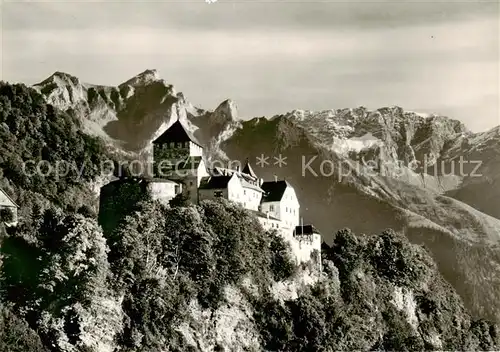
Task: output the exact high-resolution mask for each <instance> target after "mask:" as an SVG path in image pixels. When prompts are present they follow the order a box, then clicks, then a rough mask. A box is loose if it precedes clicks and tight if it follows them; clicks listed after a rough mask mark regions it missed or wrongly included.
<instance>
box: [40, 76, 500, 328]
mask: <svg viewBox="0 0 500 352" xmlns="http://www.w3.org/2000/svg"><path fill="white" fill-rule="evenodd" d="M56 76H60V74H56ZM68 81H69V82H71V83H68ZM76 82H77V83H78V81H77V80H76ZM56 83H57V88H53V91H47V89H45V91H42V86H43V87H45V86H47V82H46V83H43V82H42V84H40V85H38V86H37V87H38V89H40V90H41V91H42V93H43V94H44V95H45V96H46V99H47V100H48V101H49V102H53V103H54V104H56V106H60V107H62V108H63V109H65V108H66V109H67V108H68V106H70V107H73V106H75V101H79V102H81V104H83V106H85V109H81V110H79V114H80V115H79V116H80V117H81V119H82V121H83V124H84V125H86V124H88V125H92V124H93V122H92V121H93V119H94V120H95V119H96V118H95V116H101V115H99V113H100V111H106V113H107V114H108V115H106V116H114V117H115V119H114V120H109V121H108V119H107V118H102V119H101V120H99V118H97V120H99V121H101V122H99V124H100V125H99V126H101V130H100V132H99V133H101V134H102V133H104V134H106V135H107V136H109V137H110V138H114V139H115V140H118V141H120V143H121V144H122V145H124V146H125V147H126V148H128V149H129V150H135V151H143V150H145V151H147V145H148V142H149V141H151V140H152V139H153V138H154V137H155V136H157V135H159V134H160V133H161V132H163V131H164V130H165V129H166V128H167V127H168V126H169V125H170V124H171V123H173V122H174V121H175V119H177V118H178V117H179V118H180V119H181V120H183V122H184V123H185V124H186V125H187V126H188V127H189V128H190V129H191V130H192V132H193V133H194V134H195V136H196V137H197V138H198V139H199V140H200V141H201V142H202V143H203V144H204V145H205V146H206V154H207V157H208V158H209V160H212V161H219V162H220V161H228V160H235V159H236V160H241V161H243V160H245V159H247V158H248V159H249V160H250V161H251V162H254V163H255V162H256V161H257V160H258V159H257V158H260V157H262V156H264V157H268V159H266V160H267V162H268V164H267V165H265V167H259V166H256V167H255V171H256V172H257V173H258V174H259V176H260V177H263V178H266V179H272V178H273V176H274V175H277V176H278V177H279V178H286V179H288V180H289V181H290V182H291V183H292V184H293V185H294V187H295V189H296V192H297V195H298V197H299V199H300V200H301V213H302V215H303V217H304V219H305V221H306V222H312V223H314V224H315V226H316V227H317V228H318V229H320V231H321V232H322V233H323V237H324V239H325V240H326V241H327V242H331V240H332V238H333V233H335V232H336V231H337V230H338V229H339V228H343V227H349V228H351V229H353V230H354V231H355V232H358V233H367V234H370V233H375V232H380V231H382V230H384V229H386V228H393V229H395V230H396V231H400V232H402V233H405V234H406V236H407V237H408V238H409V239H410V240H411V241H413V242H415V243H422V244H425V245H426V247H427V248H428V249H429V250H430V252H431V253H432V254H433V256H434V258H435V260H436V261H437V262H438V265H439V269H440V271H441V272H442V273H443V275H444V277H445V278H446V279H447V280H448V281H449V282H451V283H453V284H454V287H455V289H456V290H457V291H458V292H459V293H460V294H461V295H462V297H464V299H465V303H466V305H467V306H468V307H469V308H470V309H471V310H472V311H473V313H474V314H477V315H479V316H487V317H490V318H494V319H498V320H500V290H498V287H500V286H499V278H500V258H499V255H498V253H499V252H498V251H499V249H498V244H499V242H500V221H499V220H498V218H499V213H498V209H500V207H498V206H497V204H498V201H497V200H496V199H498V198H495V195H497V194H498V189H500V188H499V187H497V188H494V186H495V185H498V182H499V178H498V176H497V175H499V173H498V171H500V157H499V152H500V142H499V141H500V138H499V130H500V129H499V128H496V129H492V130H491V131H488V132H484V133H477V134H474V133H471V132H470V131H468V130H467V128H466V127H465V126H464V125H463V124H462V123H460V122H459V121H456V120H453V119H450V118H447V117H444V116H439V115H422V114H418V113H415V112H410V111H405V110H404V109H402V108H400V107H384V108H380V109H377V110H373V111H370V110H368V109H366V108H364V107H359V108H355V109H338V110H326V111H319V112H313V111H304V110H293V111H291V112H289V113H286V114H283V115H277V116H274V117H271V118H254V119H251V120H248V121H243V120H241V119H240V118H239V117H238V115H237V108H236V104H235V103H234V102H232V101H230V100H227V101H225V102H223V103H221V104H220V106H219V107H218V108H217V109H215V110H214V111H206V110H202V109H198V108H195V107H193V106H192V105H191V104H190V103H188V102H187V100H186V99H185V98H184V96H183V95H182V94H181V93H177V92H175V90H174V89H173V87H172V86H170V85H167V84H166V83H165V82H164V81H162V80H161V79H160V78H159V77H158V75H157V73H156V72H155V71H150V70H148V71H145V72H143V73H141V74H139V75H138V76H136V77H134V78H132V79H131V80H128V81H127V82H125V83H123V84H122V85H120V86H119V87H116V88H106V87H100V88H94V89H96V91H98V92H100V93H99V94H98V97H97V98H94V100H95V101H98V102H99V103H91V102H90V100H91V99H89V97H88V95H89V94H88V92H89V90H91V88H92V87H91V85H85V84H81V83H78V84H76V83H75V79H70V78H66V79H65V80H64V82H63V83H61V82H59V81H57V82H56ZM73 86H75V87H77V86H79V87H82V88H81V89H82V91H84V92H87V98H85V94H83V93H82V94H76V95H75V97H73V98H70V97H71V95H70V94H69V91H70V90H72V91H75V90H76V91H78V90H77V89H74V88H71V89H69V87H73ZM53 92H57V94H56V93H53ZM112 92H115V93H113V94H112ZM112 95H113V96H115V98H114V100H113V99H112ZM117 96H118V98H116V97H117ZM58 97H59V98H58ZM68 97H69V98H68ZM108 97H109V98H108ZM78 99H80V100H78ZM94 100H92V102H94ZM79 104H80V103H79ZM98 112H99V113H98ZM89 120H90V122H89ZM87 130H89V131H91V130H92V128H87ZM280 157H281V159H282V160H285V161H286V165H283V164H282V165H278V163H277V160H278V159H276V158H280ZM283 158H286V159H283ZM461 160H462V161H461ZM479 163H480V164H481V165H480V167H479V169H477V170H476V169H475V167H476V165H478V164H479ZM476 174H481V175H482V176H481V177H476V176H475V175H476ZM485 256H487V258H488V260H484V258H485ZM475 295H477V297H476V296H475Z"/></svg>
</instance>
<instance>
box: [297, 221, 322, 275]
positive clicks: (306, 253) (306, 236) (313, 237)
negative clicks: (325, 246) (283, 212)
mask: <svg viewBox="0 0 500 352" xmlns="http://www.w3.org/2000/svg"><path fill="white" fill-rule="evenodd" d="M293 237H294V239H295V241H296V243H298V249H297V253H298V254H297V257H298V258H299V260H300V261H303V262H306V261H308V260H310V259H311V255H312V253H313V252H314V251H315V250H316V251H318V255H320V254H321V243H322V240H321V234H320V233H319V231H318V230H317V229H316V228H315V227H314V226H313V225H299V226H295V229H294V231H293ZM316 260H318V261H319V262H321V260H320V258H316ZM320 270H321V268H320Z"/></svg>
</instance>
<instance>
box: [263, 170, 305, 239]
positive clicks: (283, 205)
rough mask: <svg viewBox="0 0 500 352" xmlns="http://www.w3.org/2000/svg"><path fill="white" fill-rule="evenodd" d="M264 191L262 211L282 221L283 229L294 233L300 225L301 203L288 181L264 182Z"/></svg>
mask: <svg viewBox="0 0 500 352" xmlns="http://www.w3.org/2000/svg"><path fill="white" fill-rule="evenodd" d="M260 187H261V188H262V190H263V191H264V195H263V197H262V202H261V206H260V211H262V212H263V213H269V214H271V215H272V216H273V217H275V218H278V219H280V220H281V222H282V224H283V227H284V228H286V229H289V230H290V231H292V230H293V229H294V227H295V226H297V225H299V219H300V203H299V200H298V198H297V195H296V194H295V190H294V189H293V187H292V185H291V184H290V183H289V182H288V181H286V180H277V179H275V180H274V181H266V182H263V183H262V185H261V186H260Z"/></svg>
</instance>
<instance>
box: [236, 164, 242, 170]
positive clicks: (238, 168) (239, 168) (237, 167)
mask: <svg viewBox="0 0 500 352" xmlns="http://www.w3.org/2000/svg"><path fill="white" fill-rule="evenodd" d="M236 171H238V172H240V171H241V166H240V165H239V164H238V166H236Z"/></svg>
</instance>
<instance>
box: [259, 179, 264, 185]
mask: <svg viewBox="0 0 500 352" xmlns="http://www.w3.org/2000/svg"><path fill="white" fill-rule="evenodd" d="M263 183H264V179H263V178H260V179H259V186H262V184H263Z"/></svg>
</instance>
